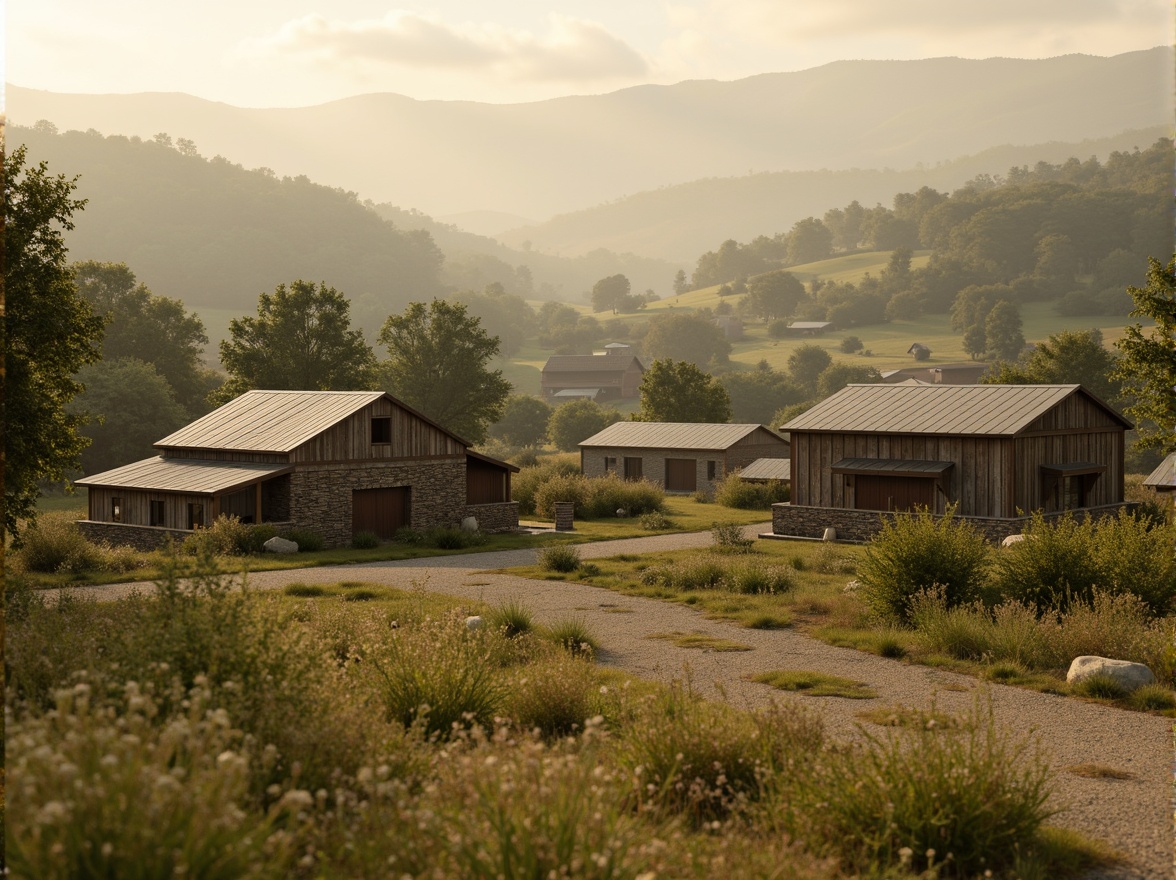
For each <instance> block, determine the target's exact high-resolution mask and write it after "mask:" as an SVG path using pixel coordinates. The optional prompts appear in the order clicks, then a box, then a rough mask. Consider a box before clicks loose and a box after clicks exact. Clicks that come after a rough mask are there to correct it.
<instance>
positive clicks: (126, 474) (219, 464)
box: [76, 456, 293, 495]
mask: <svg viewBox="0 0 1176 880" xmlns="http://www.w3.org/2000/svg"><path fill="white" fill-rule="evenodd" d="M291 470H293V466H292V465H288V464H256V463H253V462H237V461H201V460H199V459H194V458H163V457H161V456H156V457H155V458H145V459H143V460H142V461H136V462H134V463H133V464H125V465H123V466H122V467H119V468H115V469H114V470H112V471H105V472H103V473H101V474H94V476H92V477H86V478H84V479H81V480H77V481H76V482H77V484H78V485H79V486H114V487H117V488H120V489H152V490H155V491H157V492H192V493H194V494H197V495H211V494H213V493H214V492H224V491H226V490H227V489H233V488H236V487H238V486H248V485H249V484H251V483H255V482H257V481H258V480H265V479H269V478H270V477H276V476H279V475H281V474H284V473H287V472H289V471H291Z"/></svg>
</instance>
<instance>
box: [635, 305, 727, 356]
mask: <svg viewBox="0 0 1176 880" xmlns="http://www.w3.org/2000/svg"><path fill="white" fill-rule="evenodd" d="M641 344H642V346H643V348H644V350H645V354H646V355H647V356H648V357H651V358H669V359H671V360H677V361H689V362H690V363H692V364H696V365H698V366H704V365H706V364H709V363H711V362H712V361H713V362H714V363H720V364H722V363H726V362H727V357H728V355H730V353H731V343H730V342H728V341H727V337H725V336H724V335H723V331H722V330H720V329H719V327H718V325H717V324H716V323H715V322H714V320H712V319H711V317H710V316H709V313H706V314H698V315H659V316H658V317H656V318H654V319H653V320H652V321H650V322H649V330H648V332H646V334H645V339H644V340H642V343H641Z"/></svg>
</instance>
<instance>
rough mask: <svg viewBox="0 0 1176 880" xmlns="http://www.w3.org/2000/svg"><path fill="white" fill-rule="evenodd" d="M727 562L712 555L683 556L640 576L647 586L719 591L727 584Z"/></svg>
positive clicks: (651, 568)
mask: <svg viewBox="0 0 1176 880" xmlns="http://www.w3.org/2000/svg"><path fill="white" fill-rule="evenodd" d="M725 562H726V560H720V558H719V557H716V556H714V555H713V554H710V553H695V554H691V555H689V556H683V557H680V558H679V559H676V560H674V561H673V562H671V563H668V564H666V565H654V566H650V567H649V568H647V569H645V570H644V571H642V572H641V573H640V575H639V576H638V577H639V579H640V581H641V583H643V584H646V585H647V586H654V585H657V586H663V587H669V588H670V589H674V590H717V589H722V588H723V587H725V586H726V583H727V566H726V564H725Z"/></svg>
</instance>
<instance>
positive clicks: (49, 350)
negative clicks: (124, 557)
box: [0, 147, 102, 540]
mask: <svg viewBox="0 0 1176 880" xmlns="http://www.w3.org/2000/svg"><path fill="white" fill-rule="evenodd" d="M25 152H26V151H25V148H24V147H18V148H17V149H15V150H13V151H12V153H10V154H9V155H8V156H6V157H5V158H4V160H3V163H4V213H3V218H4V248H3V250H4V291H5V292H4V299H5V308H6V313H5V321H4V325H3V326H4V330H3V333H4V337H3V338H4V370H5V372H4V374H3V375H4V402H3V405H4V423H5V424H6V425H7V426H8V428H9V429H8V430H6V431H4V460H3V469H4V470H3V477H4V528H5V529H6V530H7V531H8V532H9V533H11V534H12V535H13V536H14V537H15V538H16V539H17V540H19V532H18V528H17V523H18V522H19V521H20V520H22V519H31V518H32V517H34V516H35V514H36V503H37V496H38V494H39V493H38V488H37V484H38V483H39V482H40V481H42V480H56V481H61V480H64V479H65V474H66V471H68V470H69V469H71V468H73V467H75V466H76V465H77V461H78V455H79V453H81V451H82V449H83V448H85V445H86V440H85V439H84V438H83V437H82V436H81V435H80V434H79V433H78V428H79V427H80V426H81V424H82V421H83V419H82V417H81V416H79V415H77V414H73V413H69V412H67V411H66V405H67V404H68V403H69V402H70V400H71V399H73V397H74V395H76V394H77V393H78V392H79V391H80V390H81V385H80V384H79V383H78V381H77V380H76V379H75V378H74V376H75V374H76V373H77V372H78V370H80V369H81V368H82V367H84V366H85V365H86V364H89V363H93V362H94V361H95V360H97V358H98V346H99V344H100V343H101V340H102V319H101V318H99V317H97V316H96V315H94V313H93V310H92V309H91V308H90V305H89V303H87V302H86V301H85V300H84V299H82V298H81V297H80V296H78V293H77V288H76V287H75V286H74V280H73V273H72V272H71V271H70V269H69V266H68V263H67V257H68V254H67V251H66V247H65V241H64V239H63V237H62V233H63V232H66V231H69V230H71V229H73V228H74V223H73V215H74V213H75V212H77V211H80V210H82V208H83V207H84V206H85V204H86V202H85V200H84V199H75V198H74V197H73V192H74V189H75V188H76V186H77V181H76V178H74V179H72V180H71V179H68V178H66V177H65V176H64V175H61V174H58V175H56V176H54V175H52V174H50V172H49V169H48V166H47V165H46V163H44V162H41V163H39V164H38V165H36V166H31V165H26V156H25ZM0 537H3V536H0Z"/></svg>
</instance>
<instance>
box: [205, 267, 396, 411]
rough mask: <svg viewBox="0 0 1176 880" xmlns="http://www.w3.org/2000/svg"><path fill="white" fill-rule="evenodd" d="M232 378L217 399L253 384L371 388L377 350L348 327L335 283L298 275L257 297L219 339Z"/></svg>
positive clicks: (311, 388) (344, 300)
mask: <svg viewBox="0 0 1176 880" xmlns="http://www.w3.org/2000/svg"><path fill="white" fill-rule="evenodd" d="M220 355H221V363H223V364H224V366H225V369H226V370H228V372H229V375H230V379H229V382H228V383H226V385H225V387H224V388H222V389H221V390H220V391H218V392H217V397H218V399H220V400H221V401H224V400H226V399H230V398H232V397H233V396H236V395H237V394H241V393H243V392H245V391H248V390H249V389H251V388H268V389H286V388H289V389H298V390H303V391H354V390H360V389H365V388H371V387H372V385H373V382H374V374H373V371H374V369H375V356H374V355H373V354H372V350H371V348H369V347H368V344H367V343H366V342H364V339H363V333H362V332H361V331H359V330H352V329H351V305H350V303H348V301H347V298H346V297H345V296H343V294H341V293H339V291H337V290H335V288H333V287H327V285H326V284H325V283H320V284H319V286H318V288H315V286H314V283H313V282H311V281H302V280H298V281H295V282H293V283H292V284H290V286H289V288H287V287H286V285H285V284H279V285H278V286H277V288H276V289H275V290H274V292H273V293H263V294H261V296H260V297H258V300H257V317H255V318H254V317H244V318H234V319H233V320H232V321H230V322H229V338H228V339H225V340H222V341H221V344H220Z"/></svg>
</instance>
